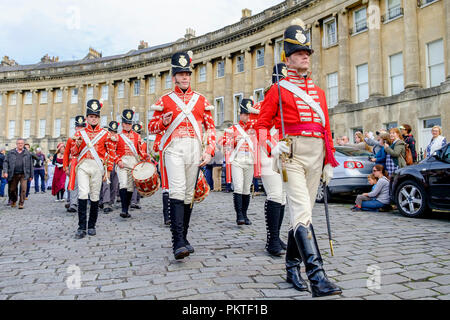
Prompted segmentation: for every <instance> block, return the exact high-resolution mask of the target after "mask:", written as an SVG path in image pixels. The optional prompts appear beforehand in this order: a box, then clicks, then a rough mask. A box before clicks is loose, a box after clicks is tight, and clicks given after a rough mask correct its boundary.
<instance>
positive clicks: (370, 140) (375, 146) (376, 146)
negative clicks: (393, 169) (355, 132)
mask: <svg viewBox="0 0 450 320" xmlns="http://www.w3.org/2000/svg"><path fill="white" fill-rule="evenodd" d="M384 133H387V132H386V131H385V130H381V131H377V132H376V134H377V138H376V139H375V138H374V137H373V134H372V136H371V133H366V134H365V137H364V141H365V142H366V144H367V145H368V146H369V147H372V152H373V154H374V155H376V154H377V153H378V152H379V151H380V149H382V148H384V143H383V145H381V146H380V143H379V142H380V136H381V135H382V134H384ZM388 136H389V135H388Z"/></svg>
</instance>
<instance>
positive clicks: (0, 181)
mask: <svg viewBox="0 0 450 320" xmlns="http://www.w3.org/2000/svg"><path fill="white" fill-rule="evenodd" d="M7 183H8V180H7V179H5V178H0V197H4V196H5V187H6V184H7Z"/></svg>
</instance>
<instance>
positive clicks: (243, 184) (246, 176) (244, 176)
mask: <svg viewBox="0 0 450 320" xmlns="http://www.w3.org/2000/svg"><path fill="white" fill-rule="evenodd" d="M240 108H241V113H240V115H239V123H237V124H235V125H234V126H232V127H230V128H228V129H226V130H225V135H224V141H223V144H224V148H225V159H226V177H227V183H231V181H233V187H234V192H233V203H234V209H235V211H236V223H237V224H238V225H244V224H245V225H251V224H252V222H251V221H250V219H249V218H248V216H247V210H248V207H249V205H250V188H251V185H252V181H253V176H254V173H255V171H254V167H255V164H256V163H257V152H258V148H257V146H258V144H257V137H256V131H255V129H253V126H252V125H251V123H250V122H249V116H250V113H251V112H252V110H254V109H253V100H251V99H242V102H241V104H240Z"/></svg>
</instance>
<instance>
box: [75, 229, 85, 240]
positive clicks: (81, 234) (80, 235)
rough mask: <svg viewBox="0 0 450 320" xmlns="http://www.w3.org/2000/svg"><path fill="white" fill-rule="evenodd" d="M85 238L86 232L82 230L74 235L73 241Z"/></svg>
mask: <svg viewBox="0 0 450 320" xmlns="http://www.w3.org/2000/svg"><path fill="white" fill-rule="evenodd" d="M85 237H86V231H84V230H78V231H77V233H76V234H75V239H77V240H80V239H83V238H85Z"/></svg>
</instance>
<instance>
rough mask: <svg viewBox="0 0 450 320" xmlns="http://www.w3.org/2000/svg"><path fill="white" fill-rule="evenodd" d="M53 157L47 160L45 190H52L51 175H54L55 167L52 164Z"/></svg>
mask: <svg viewBox="0 0 450 320" xmlns="http://www.w3.org/2000/svg"><path fill="white" fill-rule="evenodd" d="M53 158H54V156H51V155H49V156H48V159H47V172H48V175H47V190H52V182H53V175H54V173H55V167H56V166H55V165H54V164H53Z"/></svg>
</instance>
